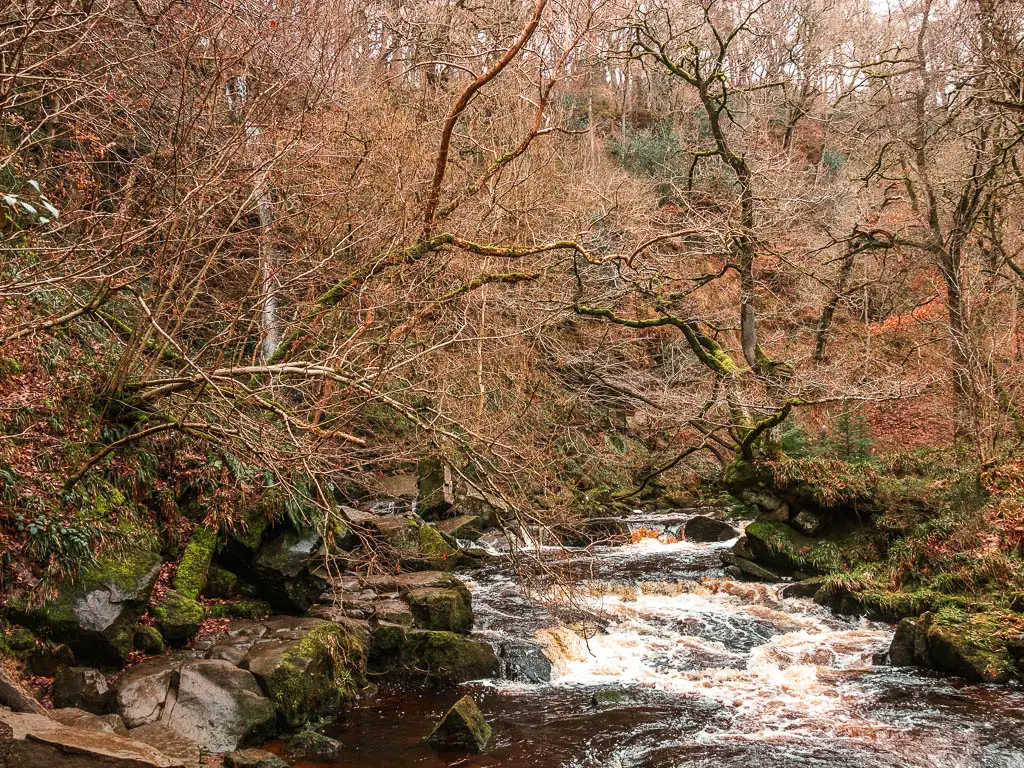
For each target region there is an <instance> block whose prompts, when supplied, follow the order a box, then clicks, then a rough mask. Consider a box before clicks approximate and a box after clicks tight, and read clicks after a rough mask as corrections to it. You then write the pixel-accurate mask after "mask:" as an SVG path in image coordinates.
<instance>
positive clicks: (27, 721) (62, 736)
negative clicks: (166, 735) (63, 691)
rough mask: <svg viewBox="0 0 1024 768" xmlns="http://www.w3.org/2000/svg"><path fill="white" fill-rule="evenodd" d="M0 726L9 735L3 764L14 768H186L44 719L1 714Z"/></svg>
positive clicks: (125, 741) (130, 742) (129, 743)
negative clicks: (0, 725)
mask: <svg viewBox="0 0 1024 768" xmlns="http://www.w3.org/2000/svg"><path fill="white" fill-rule="evenodd" d="M0 724H2V725H3V730H4V732H5V733H6V734H9V736H8V738H9V741H8V738H5V739H4V742H5V743H4V744H3V752H4V754H3V755H0V760H2V763H0V764H3V765H7V766H10V767H11V768H40V767H46V768H57V766H59V767H60V768H97V766H103V768H186V766H185V764H184V763H182V762H181V761H180V760H177V759H175V758H173V757H169V756H167V755H164V754H162V753H160V752H159V751H157V750H156V749H154V748H153V747H151V746H150V745H148V744H146V743H144V742H141V741H138V740H136V739H132V738H127V737H124V736H119V735H117V734H116V733H108V732H105V731H101V730H95V729H90V728H76V727H71V726H67V725H64V724H62V723H60V722H58V721H57V720H54V719H51V718H49V717H46V716H44V715H30V714H20V713H14V712H7V711H4V710H0ZM3 758H6V759H5V760H4V759H3Z"/></svg>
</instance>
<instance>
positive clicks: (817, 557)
mask: <svg viewBox="0 0 1024 768" xmlns="http://www.w3.org/2000/svg"><path fill="white" fill-rule="evenodd" d="M745 534H746V539H747V545H748V546H749V547H750V549H751V551H752V552H753V553H754V556H755V557H756V558H757V560H758V562H761V563H765V564H767V565H769V566H773V567H775V568H777V569H779V570H781V571H783V572H785V573H789V574H792V573H831V572H832V571H835V570H839V569H841V568H842V567H843V562H842V559H841V557H840V555H839V551H838V548H837V547H836V545H835V544H834V542H832V541H830V540H827V539H812V538H811V537H809V536H805V535H804V534H802V533H799V532H798V531H795V530H793V528H791V527H790V526H789V525H787V524H786V523H781V522H778V521H774V520H763V519H761V520H756V521H755V522H753V523H751V524H750V525H748V526H747V528H746V531H745Z"/></svg>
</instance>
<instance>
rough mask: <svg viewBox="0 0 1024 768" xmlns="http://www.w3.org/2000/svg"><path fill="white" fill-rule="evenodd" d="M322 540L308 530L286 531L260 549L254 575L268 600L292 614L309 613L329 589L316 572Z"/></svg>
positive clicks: (315, 533)
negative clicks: (292, 612) (293, 612)
mask: <svg viewBox="0 0 1024 768" xmlns="http://www.w3.org/2000/svg"><path fill="white" fill-rule="evenodd" d="M322 547H323V537H322V536H321V535H320V533H319V532H317V531H315V530H313V529H311V528H309V529H306V530H304V531H294V530H291V529H288V530H285V531H283V532H282V533H280V534H278V535H277V536H276V537H274V538H273V539H271V540H270V541H268V542H267V543H265V544H264V545H263V546H262V547H260V550H259V553H258V554H257V556H256V561H255V572H256V576H257V578H258V580H259V583H260V586H261V588H262V589H263V591H264V593H265V595H266V597H267V599H268V600H269V601H270V602H271V603H272V604H275V605H278V606H281V607H282V608H285V609H287V610H290V611H295V612H298V613H302V612H304V611H307V610H309V609H310V608H311V607H312V606H313V605H314V604H315V603H316V601H317V598H319V596H320V594H321V593H322V592H323V591H324V590H325V589H326V588H327V581H326V579H324V578H323V577H322V576H321V575H319V574H318V573H317V572H316V571H317V568H318V567H319V566H320V564H321V557H320V554H321V552H322Z"/></svg>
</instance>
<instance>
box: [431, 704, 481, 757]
mask: <svg viewBox="0 0 1024 768" xmlns="http://www.w3.org/2000/svg"><path fill="white" fill-rule="evenodd" d="M491 736H492V734H491V726H489V725H488V724H487V721H486V720H484V716H483V714H482V713H481V712H480V708H479V707H478V706H477V705H476V702H475V701H474V700H473V697H472V696H463V697H462V698H461V699H459V700H458V701H457V702H455V705H454V706H453V707H452V708H451V709H449V710H448V712H447V713H446V714H445V716H444V717H443V718H441V722H439V723H438V724H437V725H436V726H435V727H434V730H433V731H431V732H430V735H429V736H427V738H426V742H427V743H428V744H429V745H430V746H432V747H434V748H435V749H442V750H449V749H454V750H460V751H464V752H475V753H478V754H480V753H483V752H486V751H487V749H488V747H490V744H491Z"/></svg>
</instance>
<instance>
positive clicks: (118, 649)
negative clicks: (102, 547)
mask: <svg viewBox="0 0 1024 768" xmlns="http://www.w3.org/2000/svg"><path fill="white" fill-rule="evenodd" d="M159 574H160V557H159V556H158V555H156V554H154V553H153V552H150V551H148V550H131V551H128V552H125V553H123V554H121V555H118V556H111V557H107V558H104V559H102V560H100V561H99V562H98V563H97V564H96V565H94V566H92V567H91V568H89V569H87V570H86V571H85V572H84V573H83V574H82V575H81V576H80V578H79V579H78V580H77V582H75V583H73V584H69V585H67V586H65V587H64V589H63V590H62V591H61V592H60V594H59V595H58V596H57V597H56V598H55V599H54V600H51V601H49V602H46V603H44V604H42V605H41V606H38V607H35V608H30V607H29V606H28V605H26V604H24V603H22V604H18V603H16V602H15V603H13V604H12V605H11V606H10V607H11V615H12V616H13V617H15V619H16V620H18V621H20V622H21V623H23V624H26V625H28V626H31V627H33V628H35V629H36V630H37V631H39V632H40V633H43V634H48V635H49V636H50V637H52V638H55V639H59V640H60V641H61V642H62V643H65V644H67V645H68V646H70V647H71V649H72V650H73V651H74V652H75V655H76V657H77V658H78V659H79V661H95V662H99V663H102V664H117V665H121V664H123V663H124V662H125V661H127V659H128V654H129V653H130V652H131V650H132V642H133V640H134V638H135V627H136V625H137V624H138V623H139V619H140V618H141V617H142V614H143V612H144V611H145V610H146V605H147V603H148V602H149V596H150V593H151V592H152V590H153V585H154V584H155V583H156V579H157V576H159Z"/></svg>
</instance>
